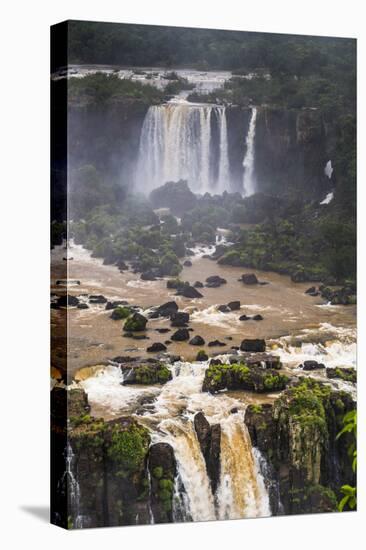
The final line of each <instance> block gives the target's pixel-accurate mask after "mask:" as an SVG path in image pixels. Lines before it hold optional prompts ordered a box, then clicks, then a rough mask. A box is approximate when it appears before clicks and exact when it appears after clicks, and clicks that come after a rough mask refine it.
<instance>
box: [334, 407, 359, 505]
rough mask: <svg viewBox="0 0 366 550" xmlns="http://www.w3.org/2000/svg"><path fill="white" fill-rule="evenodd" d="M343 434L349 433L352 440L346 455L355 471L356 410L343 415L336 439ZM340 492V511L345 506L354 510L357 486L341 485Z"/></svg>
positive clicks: (354, 471)
mask: <svg viewBox="0 0 366 550" xmlns="http://www.w3.org/2000/svg"><path fill="white" fill-rule="evenodd" d="M343 434H351V436H352V442H351V444H350V445H349V448H348V456H349V457H350V460H352V471H353V473H356V470H357V449H356V440H357V412H356V410H352V411H350V412H349V413H347V414H346V415H345V416H344V417H343V428H342V430H341V431H340V432H339V433H338V435H337V439H339V438H340V437H341V436H342V435H343ZM341 493H342V494H343V495H344V496H343V498H342V499H341V500H340V502H339V504H338V509H339V511H340V512H343V510H344V509H345V508H346V507H347V508H348V509H350V510H354V509H355V508H356V506H357V488H356V487H355V486H351V485H348V484H347V485H342V487H341Z"/></svg>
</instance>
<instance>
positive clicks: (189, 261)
mask: <svg viewBox="0 0 366 550" xmlns="http://www.w3.org/2000/svg"><path fill="white" fill-rule="evenodd" d="M183 265H184V267H192V262H191V260H186V261H185V262H183Z"/></svg>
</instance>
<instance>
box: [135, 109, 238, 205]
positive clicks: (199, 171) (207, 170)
mask: <svg viewBox="0 0 366 550" xmlns="http://www.w3.org/2000/svg"><path fill="white" fill-rule="evenodd" d="M215 123H216V124H217V125H218V129H219V150H220V154H219V161H218V166H219V170H218V175H217V177H215V178H214V177H213V174H212V170H211V156H212V154H213V153H212V143H211V141H212V140H211V125H212V124H215ZM180 179H183V180H187V181H188V185H189V186H190V188H191V190H192V191H193V192H194V193H201V194H203V193H206V192H211V193H222V192H223V191H225V190H229V188H230V170H229V159H228V141H227V121H226V110H225V107H221V106H217V105H204V104H193V103H188V102H186V101H175V102H170V103H167V104H165V105H155V106H152V107H150V108H149V110H148V112H147V114H146V117H145V120H144V123H143V126H142V130H141V137H140V146H139V158H138V163H137V171H136V186H137V188H138V189H139V190H140V191H142V192H144V193H146V194H148V193H150V192H151V191H152V190H153V189H155V188H156V187H160V186H161V185H163V184H164V183H166V182H167V181H179V180H180Z"/></svg>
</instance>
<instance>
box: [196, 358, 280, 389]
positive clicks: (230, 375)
mask: <svg viewBox="0 0 366 550" xmlns="http://www.w3.org/2000/svg"><path fill="white" fill-rule="evenodd" d="M288 382H289V378H288V377H287V376H286V375H284V374H280V373H279V372H277V371H275V370H272V369H263V368H261V367H257V366H248V365H246V364H240V363H234V364H229V365H227V364H226V365H213V364H210V366H209V368H208V369H207V370H206V372H205V378H204V380H203V387H202V391H208V392H210V393H215V392H218V391H220V390H225V389H228V390H247V391H254V392H257V393H263V392H273V391H280V390H283V389H285V387H286V385H287V384H288Z"/></svg>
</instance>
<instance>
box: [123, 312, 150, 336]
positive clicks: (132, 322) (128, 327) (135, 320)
mask: <svg viewBox="0 0 366 550" xmlns="http://www.w3.org/2000/svg"><path fill="white" fill-rule="evenodd" d="M146 324H147V319H146V317H144V316H143V315H141V313H134V314H133V315H131V316H130V317H129V318H128V319H127V321H126V322H125V324H124V326H123V330H124V331H125V332H140V331H143V330H145V329H146Z"/></svg>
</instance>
